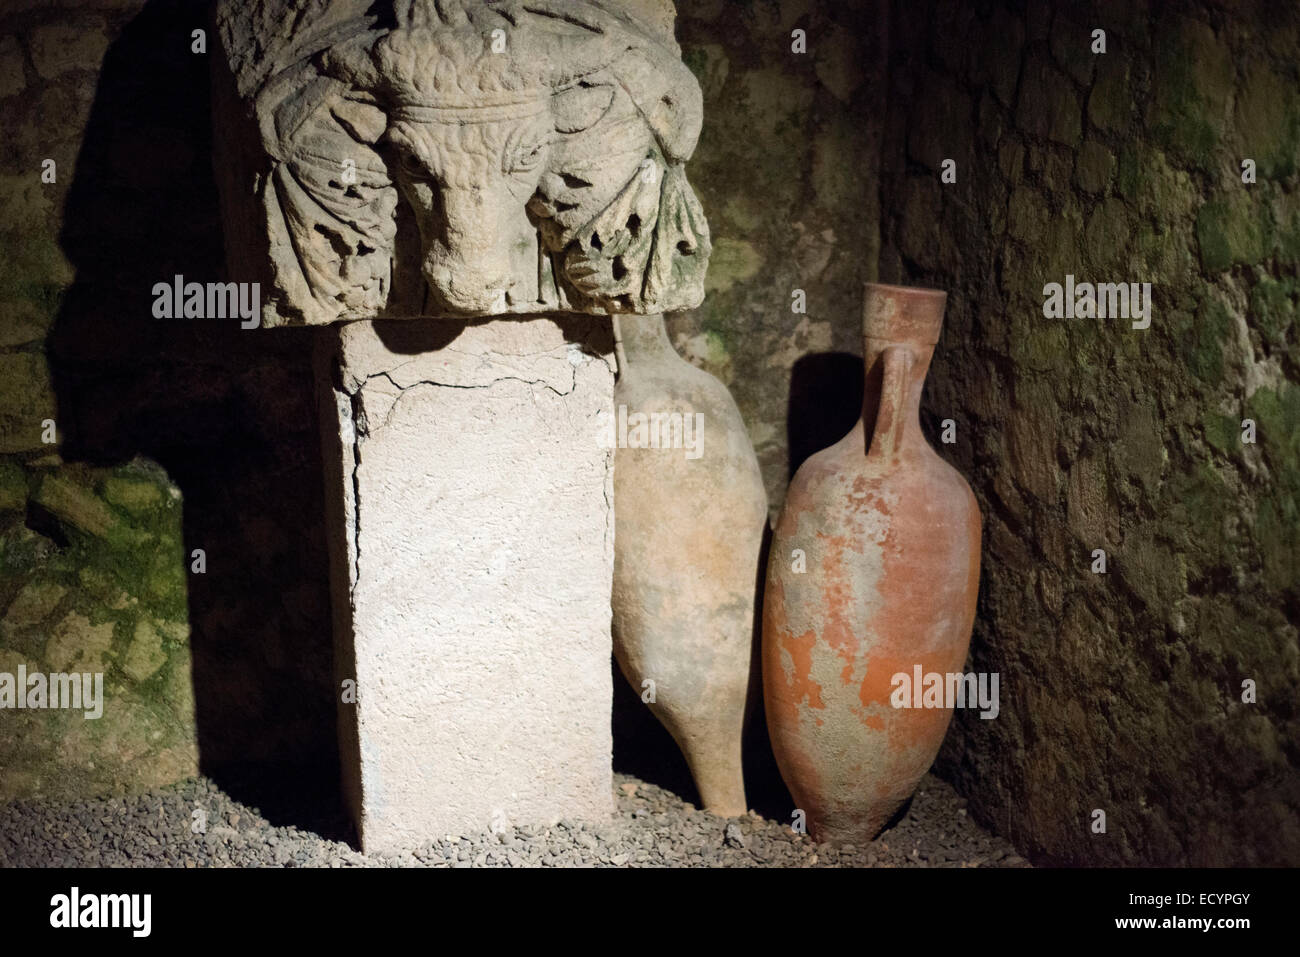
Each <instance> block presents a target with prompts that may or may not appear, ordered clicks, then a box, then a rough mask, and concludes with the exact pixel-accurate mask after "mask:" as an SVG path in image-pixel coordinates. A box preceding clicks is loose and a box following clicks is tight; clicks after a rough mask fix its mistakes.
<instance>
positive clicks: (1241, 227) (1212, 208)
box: [1196, 190, 1274, 272]
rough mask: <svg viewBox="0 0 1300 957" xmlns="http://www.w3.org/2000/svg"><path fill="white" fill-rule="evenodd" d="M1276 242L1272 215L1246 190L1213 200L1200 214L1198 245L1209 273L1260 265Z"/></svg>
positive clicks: (1197, 234) (1197, 233)
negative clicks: (1239, 266) (1238, 265)
mask: <svg viewBox="0 0 1300 957" xmlns="http://www.w3.org/2000/svg"><path fill="white" fill-rule="evenodd" d="M1273 240H1274V229H1273V223H1272V214H1271V212H1270V211H1269V209H1268V207H1267V206H1265V205H1264V204H1262V203H1254V202H1252V201H1251V199H1250V198H1249V196H1248V195H1247V194H1246V193H1245V192H1244V191H1243V190H1234V191H1231V192H1229V193H1227V194H1226V195H1223V196H1220V197H1219V198H1218V199H1212V200H1210V201H1209V202H1207V203H1205V204H1204V205H1203V206H1202V207H1201V208H1200V210H1199V211H1198V212H1197V214H1196V241H1197V244H1198V246H1199V247H1200V252H1201V265H1202V266H1203V267H1204V269H1205V271H1206V272H1222V271H1223V270H1225V269H1227V268H1229V267H1230V266H1233V265H1235V264H1246V265H1251V264H1254V263H1257V262H1259V261H1260V260H1262V259H1263V258H1264V257H1265V256H1267V255H1268V254H1269V253H1270V252H1271V250H1272V247H1273Z"/></svg>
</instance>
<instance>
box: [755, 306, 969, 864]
mask: <svg viewBox="0 0 1300 957" xmlns="http://www.w3.org/2000/svg"><path fill="white" fill-rule="evenodd" d="M945 300H946V294H945V293H943V292H939V291H936V290H930V289H911V288H906V287H901V286H884V285H878V284H875V283H869V284H868V285H867V287H866V299H865V303H864V305H863V319H862V331H863V339H864V348H863V355H864V357H865V360H864V361H865V364H866V384H865V389H864V398H863V403H862V418H861V419H860V420H859V421H858V423H857V424H856V425H855V426H854V427H853V430H852V431H851V432H850V433H849V434H848V435H846V436H845V437H844V438H843V439H841V440H840V441H839V442H837V443H836V444H835V445H833V446H831V447H830V448H828V449H824V450H822V451H821V452H818V453H817V454H816V455H814V456H812V457H811V458H810V459H808V461H806V462H805V463H804V464H803V465H802V466H801V467H800V469H799V471H798V472H797V473H796V474H795V477H794V480H793V481H792V482H791V484H790V489H789V492H788V494H787V496H786V500H785V506H784V508H783V509H782V512H781V518H780V521H779V522H778V524H777V528H776V533H775V535H774V536H773V539H772V550H771V554H770V558H769V561H768V567H767V589H766V593H765V598H764V605H763V690H764V700H765V703H766V710H767V723H768V731H769V733H770V736H771V739H772V747H773V750H774V751H775V753H776V759H777V764H778V765H779V767H780V769H781V775H782V777H784V778H785V782H786V784H787V786H788V787H789V788H790V792H791V794H792V795H793V796H794V799H795V801H796V803H797V807H798V808H799V809H802V810H803V811H804V812H805V813H806V815H807V821H808V824H809V829H810V831H811V833H812V835H813V837H814V838H816V839H817V840H823V841H830V842H832V843H865V842H867V841H869V840H871V839H872V838H873V837H875V836H876V834H877V833H879V831H880V830H881V828H882V827H883V826H884V825H885V824H886V823H887V822H888V821H889V819H890V817H891V816H892V815H893V814H894V812H895V811H897V810H898V808H899V807H900V806H901V805H902V804H903V802H904V801H906V800H907V797H908V795H910V794H911V793H912V791H913V789H914V788H915V787H916V784H917V782H918V781H919V780H920V779H921V776H922V775H923V774H925V772H926V770H927V769H928V768H929V767H930V765H931V763H933V761H934V758H935V755H936V754H937V753H938V751H939V745H940V744H941V743H942V741H943V736H944V733H945V732H946V731H947V728H948V723H949V721H950V720H951V718H952V709H951V707H937V708H901V707H894V704H893V703H892V702H891V694H892V693H893V692H894V690H895V687H896V685H895V681H894V676H895V675H898V674H906V675H907V676H908V679H909V680H911V679H912V676H913V675H914V674H915V668H916V666H917V665H919V666H920V668H921V672H922V673H924V674H928V673H932V672H938V673H940V674H949V673H954V674H955V673H960V672H961V670H962V668H963V666H964V664H965V661H966V652H967V648H968V647H969V644H970V634H971V626H972V625H973V623H974V620H975V598H976V593H977V591H978V588H979V557H980V514H979V507H978V505H977V504H976V502H975V497H974V495H972V494H971V490H970V487H969V486H968V485H967V484H966V481H965V479H963V478H962V477H961V475H960V474H958V472H957V471H956V470H955V469H953V468H952V466H950V465H948V464H947V463H946V462H944V461H943V459H941V458H940V457H939V456H938V454H937V453H936V452H935V451H934V449H932V448H931V447H930V445H929V443H927V442H926V440H925V437H924V436H923V435H922V434H921V424H920V417H919V411H920V404H921V389H922V387H923V386H924V383H925V375H926V371H927V370H928V368H929V365H930V357H931V355H932V354H933V352H934V346H935V343H937V342H938V340H939V331H940V328H941V327H942V324H943V307H944V302H945ZM916 697H917V699H918V700H919V698H920V689H916Z"/></svg>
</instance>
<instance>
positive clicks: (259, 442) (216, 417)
mask: <svg viewBox="0 0 1300 957" xmlns="http://www.w3.org/2000/svg"><path fill="white" fill-rule="evenodd" d="M196 9H197V11H198V12H196ZM202 9H203V8H202V7H197V5H193V4H182V3H177V2H166V0H153V2H150V3H148V4H147V5H146V6H145V7H144V9H143V11H142V12H141V13H140V14H139V15H138V16H137V17H136V18H135V19H134V20H132V21H131V22H130V24H128V25H127V26H126V28H125V29H124V30H123V32H122V33H121V35H120V37H119V38H118V39H117V40H116V42H114V43H113V45H112V46H111V47H110V48H109V50H108V53H107V56H106V57H105V60H104V64H103V70H102V73H101V75H100V79H99V86H98V89H97V91H96V97H95V102H94V106H93V109H92V112H91V116H90V122H89V125H88V127H87V130H86V137H85V140H84V142H83V144H82V147H81V151H80V153H79V155H78V158H77V164H76V172H75V178H74V181H73V182H72V184H71V186H70V190H69V195H68V202H67V208H66V210H65V216H64V228H63V232H62V233H61V235H60V244H61V246H62V248H63V250H64V252H65V254H66V255H67V257H68V258H69V260H70V261H71V262H72V264H73V265H74V267H75V269H76V277H75V280H74V283H73V285H72V287H71V288H70V290H69V291H68V293H67V295H66V297H65V298H64V300H63V303H62V306H61V309H60V312H59V315H58V317H57V319H56V321H55V325H54V329H53V331H52V333H51V337H50V340H49V342H48V352H49V359H50V365H51V369H52V374H53V377H54V384H55V389H56V392H57V396H58V423H59V426H60V429H61V431H62V432H63V446H62V449H61V452H62V455H63V457H64V459H65V460H67V461H71V462H86V463H90V464H92V465H103V466H108V465H120V464H122V463H125V462H128V461H130V460H132V459H133V458H135V457H137V456H142V457H145V458H147V459H151V460H153V461H156V462H158V463H159V464H161V465H162V466H163V467H164V468H165V469H166V471H167V474H168V475H169V476H170V478H171V480H172V481H173V482H175V483H176V485H177V486H179V488H180V490H181V492H182V493H183V497H184V498H183V547H184V556H185V557H184V562H185V567H186V573H187V574H186V578H187V583H188V608H189V622H190V626H191V639H190V641H191V648H192V655H193V684H194V697H195V711H196V719H197V725H198V745H199V754H200V764H201V769H202V770H203V772H204V773H206V774H209V775H211V776H212V777H213V778H215V779H216V781H217V783H218V784H220V785H221V786H222V787H223V788H225V789H226V790H227V791H229V792H230V793H231V794H232V795H233V796H235V797H236V798H238V799H240V800H243V801H246V802H248V803H250V804H253V805H255V806H258V807H259V808H261V809H262V810H263V812H264V813H266V814H267V815H268V817H270V818H271V820H272V821H273V822H274V823H279V824H287V823H292V824H296V825H299V826H303V827H310V828H313V829H316V830H323V831H325V832H326V833H337V832H338V831H339V829H340V828H341V823H340V822H341V820H342V816H341V810H340V809H341V800H340V796H339V790H340V788H339V780H338V745H337V738H336V715H335V711H336V708H335V703H334V694H333V648H332V640H331V622H330V610H329V609H330V602H329V576H328V559H327V552H326V546H325V537H324V528H323V522H322V515H323V510H324V505H323V491H322V474H323V470H322V466H321V453H320V443H319V431H318V424H317V423H318V420H317V416H316V411H315V399H314V388H313V378H312V369H311V351H312V349H311V340H310V336H309V334H308V333H307V332H306V331H303V330H280V331H274V332H270V331H265V330H243V329H241V328H240V327H239V323H238V321H237V320H216V319H206V320H201V319H190V320H184V319H181V320H166V319H155V318H154V317H153V294H152V288H153V286H154V284H155V283H158V282H169V281H171V280H172V278H173V277H174V276H176V275H178V274H179V275H183V276H184V277H185V279H186V280H187V281H189V280H193V281H198V282H209V281H218V280H222V279H224V278H226V277H225V276H224V272H225V257H224V253H223V248H222V234H221V223H220V218H219V213H218V200H217V192H216V187H215V183H214V176H213V170H212V160H211V153H212V133H211V127H210V124H211V109H210V106H209V75H208V70H209V57H208V55H197V54H194V53H192V52H191V51H190V32H191V30H193V29H194V28H195V26H196V25H200V26H203V25H206V24H205V23H204V16H205V14H204V13H203V12H202ZM229 278H232V279H238V277H229ZM196 548H202V549H203V550H204V551H205V553H206V561H207V571H206V574H202V575H198V574H190V573H189V567H190V560H189V557H188V556H189V555H190V554H191V552H192V550H193V549H196ZM177 560H178V561H179V560H181V557H180V556H177Z"/></svg>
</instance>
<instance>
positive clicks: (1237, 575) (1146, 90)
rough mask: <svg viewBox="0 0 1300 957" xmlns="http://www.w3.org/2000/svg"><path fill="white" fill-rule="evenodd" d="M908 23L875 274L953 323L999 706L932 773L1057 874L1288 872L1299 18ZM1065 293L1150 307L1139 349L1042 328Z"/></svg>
mask: <svg viewBox="0 0 1300 957" xmlns="http://www.w3.org/2000/svg"><path fill="white" fill-rule="evenodd" d="M895 7H896V9H895V13H896V16H895V18H894V28H893V37H892V40H891V43H892V51H891V56H892V61H891V83H890V88H889V101H890V102H889V105H890V110H889V123H888V132H887V135H886V144H885V151H884V158H883V164H884V178H883V181H882V196H883V198H884V213H883V222H882V233H883V236H884V248H883V252H882V259H881V275H882V277H883V278H885V279H887V280H896V281H905V282H908V283H914V284H923V285H934V286H938V287H940V288H943V289H947V290H948V293H949V297H948V303H949V308H948V318H947V327H946V330H945V332H944V336H943V339H942V341H941V342H940V344H939V348H938V351H937V353H936V358H935V364H934V369H933V371H932V373H931V375H930V381H929V387H928V391H927V398H926V415H927V419H928V422H927V426H928V428H929V430H930V434H931V435H937V428H936V427H935V426H936V424H937V422H938V420H940V419H943V418H953V419H955V420H956V422H957V424H958V442H957V444H956V445H955V446H949V447H941V448H944V449H945V454H950V457H951V459H952V460H953V461H954V462H955V463H956V464H957V466H958V467H959V468H960V469H961V471H962V472H963V473H964V474H965V475H967V476H968V477H969V478H970V481H971V484H972V485H973V486H974V487H975V489H976V492H977V495H978V497H979V500H980V503H981V507H982V508H983V510H984V515H985V521H986V532H985V551H984V579H983V582H982V595H981V601H980V608H979V616H978V624H977V630H976V638H975V642H974V646H973V651H972V655H971V662H970V665H969V667H971V668H974V669H978V670H981V671H996V672H999V673H1000V674H1001V676H1002V685H1001V693H1002V708H1001V714H1000V715H999V716H998V718H997V719H996V720H990V721H983V720H980V719H979V717H978V716H977V715H976V714H975V713H974V712H966V713H963V714H960V715H959V716H958V718H957V720H956V722H955V723H954V726H953V729H952V732H951V733H950V734H949V737H948V740H947V743H946V746H945V750H944V752H943V755H942V757H941V761H940V770H941V772H942V773H944V774H945V775H947V776H949V777H951V778H952V779H953V780H954V781H955V782H956V783H957V785H958V787H959V788H960V789H961V790H962V791H963V793H965V794H966V796H967V797H968V798H969V799H970V801H971V807H972V809H973V810H974V812H975V813H976V814H977V815H978V816H979V817H980V818H982V819H984V820H985V821H986V822H988V823H990V824H992V825H993V826H994V827H996V828H997V829H998V830H999V831H1001V832H1002V833H1004V834H1007V835H1008V836H1010V837H1011V838H1012V840H1014V841H1016V842H1017V845H1018V846H1019V847H1021V848H1022V849H1025V850H1027V851H1028V852H1030V853H1037V854H1039V855H1042V857H1043V858H1045V859H1047V860H1050V861H1057V862H1109V863H1147V864H1157V863H1164V864H1171V863H1196V864H1226V863H1235V864H1257V863H1272V864H1282V863H1288V864H1295V863H1297V862H1300V774H1298V773H1297V770H1298V769H1297V765H1298V764H1300V721H1297V702H1300V694H1298V692H1300V678H1298V668H1300V666H1298V663H1297V662H1298V655H1297V622H1298V618H1300V615H1298V612H1300V604H1298V599H1300V578H1298V576H1297V570H1298V568H1300V541H1298V536H1300V524H1298V523H1297V505H1298V503H1300V430H1298V427H1300V330H1298V329H1297V325H1296V321H1295V316H1296V305H1297V302H1298V301H1300V285H1298V282H1300V277H1298V276H1297V264H1298V262H1300V179H1298V178H1297V173H1296V164H1297V159H1298V156H1297V154H1298V151H1300V137H1298V130H1300V80H1298V77H1297V66H1296V64H1297V60H1298V56H1297V54H1298V53H1300V15H1298V8H1296V7H1295V6H1294V5H1282V4H1268V3H1258V4H1249V3H1241V4H1231V5H1218V4H1210V3H1199V4H1196V3H1187V4H1167V5H1156V4H1152V5H1149V6H1148V5H1147V4H1143V3H1137V4H1135V3H1131V2H1123V3H1119V2H1116V3H1103V4H1100V5H1099V6H1095V7H1089V6H1086V5H1071V6H1065V5H1056V6H1055V8H1053V6H1052V5H1048V4H1038V3H1029V4H1023V5H1019V4H1007V3H983V4H968V3H948V2H941V3H934V2H930V3H921V4H914V3H910V2H909V3H907V4H896V5H895ZM902 7H906V8H907V11H908V15H907V16H903V15H902V14H903V10H902ZM1096 27H1101V28H1104V29H1105V30H1106V31H1107V42H1108V51H1107V52H1106V53H1105V54H1104V55H1093V54H1092V53H1091V52H1090V50H1089V43H1090V40H1091V31H1092V30H1093V29H1094V28H1096ZM949 157H950V158H954V159H956V160H957V164H958V165H957V170H958V179H957V182H956V183H955V184H951V185H943V184H941V182H940V176H939V170H940V163H941V161H942V160H943V159H944V158H949ZM1247 157H1249V158H1253V159H1254V160H1255V161H1256V164H1257V169H1258V182H1257V183H1255V184H1254V185H1250V186H1246V185H1243V183H1242V181H1241V168H1240V162H1241V160H1242V159H1243V158H1247ZM1067 273H1073V274H1074V275H1075V276H1076V278H1077V279H1079V280H1093V281H1116V282H1119V281H1136V282H1142V281H1149V282H1152V283H1153V284H1154V299H1155V305H1154V312H1153V318H1152V323H1151V328H1150V329H1148V330H1145V331H1140V330H1133V329H1131V328H1130V326H1129V324H1128V323H1126V322H1123V321H1122V320H1109V319H1075V320H1066V319H1060V320H1056V319H1046V318H1044V316H1043V312H1042V306H1043V291H1042V289H1043V285H1044V284H1045V283H1047V282H1052V281H1055V282H1064V280H1065V275H1066V274H1067ZM1244 418H1251V419H1253V420H1254V421H1255V422H1256V424H1257V429H1258V441H1257V443H1256V444H1254V445H1243V443H1242V441H1241V438H1240V437H1241V432H1242V430H1241V425H1240V423H1241V420H1242V419H1244ZM1096 548H1102V549H1105V550H1106V552H1107V554H1108V559H1109V561H1108V571H1107V573H1106V574H1104V575H1099V574H1093V573H1092V572H1091V570H1090V565H1091V552H1092V550H1093V549H1096ZM1248 678H1249V679H1253V680H1254V681H1255V682H1256V683H1257V686H1258V703H1256V704H1244V703H1243V702H1242V699H1241V695H1242V681H1243V680H1244V679H1248ZM1094 809H1102V810H1104V811H1105V812H1106V815H1107V831H1106V833H1105V834H1104V835H1103V834H1094V833H1092V831H1091V830H1090V824H1091V823H1092V817H1091V814H1092V811H1093V810H1094Z"/></svg>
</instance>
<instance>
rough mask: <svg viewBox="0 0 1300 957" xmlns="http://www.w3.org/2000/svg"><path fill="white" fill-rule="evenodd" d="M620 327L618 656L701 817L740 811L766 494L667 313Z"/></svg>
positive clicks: (727, 396)
mask: <svg viewBox="0 0 1300 957" xmlns="http://www.w3.org/2000/svg"><path fill="white" fill-rule="evenodd" d="M617 323H618V325H617V326H616V329H617V332H618V343H617V345H618V360H619V370H618V381H617V383H616V385H615V388H614V407H615V412H616V419H615V423H614V429H613V432H614V436H613V438H614V439H615V442H616V445H617V450H616V452H615V454H614V591H613V596H612V607H613V614H614V618H613V630H614V655H615V657H616V658H617V660H618V663H619V667H620V668H621V669H622V671H623V674H624V676H625V677H626V678H627V680H628V681H629V682H631V684H632V687H633V688H634V689H635V690H636V692H637V694H638V695H640V696H641V699H642V700H643V701H645V702H646V703H647V705H648V706H649V708H650V710H651V711H653V712H654V714H655V716H656V717H657V718H658V719H659V721H660V722H661V723H662V724H663V725H664V727H666V728H667V729H668V731H669V733H671V734H672V736H673V738H674V739H675V740H676V741H677V745H678V747H680V748H681V750H682V753H683V754H684V755H685V757H686V762H687V764H688V765H689V766H690V771H691V775H692V777H693V778H694V779H695V784H696V787H697V788H699V791H700V798H701V800H702V801H703V804H704V807H705V809H706V810H709V811H712V812H713V813H715V814H720V815H723V816H727V817H734V816H738V815H741V814H744V813H745V811H746V804H745V789H744V784H743V780H742V775H741V732H742V730H743V725H744V720H745V699H746V693H747V690H748V687H749V679H750V669H751V658H752V656H753V645H754V630H755V625H756V621H755V611H756V604H755V593H756V591H757V588H758V582H759V577H760V575H761V571H762V570H761V569H760V567H759V561H760V552H761V549H762V544H763V535H764V526H765V524H766V521H767V493H766V491H765V489H764V487H763V480H762V476H761V475H760V473H759V469H758V460H757V459H756V457H755V456H754V449H753V446H752V445H751V443H750V440H749V434H748V433H747V432H746V430H745V423H744V420H743V419H742V418H741V416H740V410H739V409H738V408H737V407H736V403H735V401H734V400H733V399H732V397H731V393H730V392H728V391H727V388H726V386H724V385H723V384H722V383H721V382H719V381H718V380H717V379H715V378H714V377H713V376H711V375H709V374H708V373H707V372H704V371H703V370H702V369H697V368H696V367H695V366H693V365H691V364H690V363H689V362H687V361H685V360H684V359H682V358H681V357H680V356H679V355H677V353H676V351H674V349H673V347H672V344H671V343H670V342H669V341H668V334H667V331H666V329H665V328H664V320H663V316H661V315H652V316H632V315H624V316H619V317H617ZM677 436H680V437H681V441H678V440H677V438H676V437H677Z"/></svg>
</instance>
